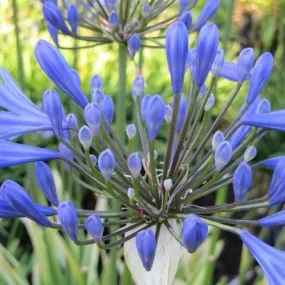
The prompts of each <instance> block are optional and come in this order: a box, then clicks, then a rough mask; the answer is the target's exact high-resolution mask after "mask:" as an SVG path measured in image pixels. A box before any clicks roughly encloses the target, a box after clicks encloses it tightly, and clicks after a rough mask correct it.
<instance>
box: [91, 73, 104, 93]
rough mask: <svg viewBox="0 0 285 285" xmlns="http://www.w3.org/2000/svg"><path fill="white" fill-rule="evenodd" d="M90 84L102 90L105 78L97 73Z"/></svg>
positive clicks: (92, 87)
mask: <svg viewBox="0 0 285 285" xmlns="http://www.w3.org/2000/svg"><path fill="white" fill-rule="evenodd" d="M90 86H91V89H100V90H101V89H102V87H103V78H102V77H101V76H100V75H98V74H95V75H94V76H93V77H92V78H91V80H90Z"/></svg>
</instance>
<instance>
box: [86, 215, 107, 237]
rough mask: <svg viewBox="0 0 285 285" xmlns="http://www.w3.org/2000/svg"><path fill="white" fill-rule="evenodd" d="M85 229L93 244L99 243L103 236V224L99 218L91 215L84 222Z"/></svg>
mask: <svg viewBox="0 0 285 285" xmlns="http://www.w3.org/2000/svg"><path fill="white" fill-rule="evenodd" d="M85 229H86V230H87V232H88V233H89V234H90V235H91V236H92V238H93V239H94V241H95V242H100V241H101V240H102V236H103V224H102V221H101V218H100V216H98V215H96V214H93V215H91V216H89V217H88V218H87V219H86V221H85Z"/></svg>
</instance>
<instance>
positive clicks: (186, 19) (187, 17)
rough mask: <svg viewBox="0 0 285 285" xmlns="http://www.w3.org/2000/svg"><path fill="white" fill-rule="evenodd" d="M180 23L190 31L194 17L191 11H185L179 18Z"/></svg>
mask: <svg viewBox="0 0 285 285" xmlns="http://www.w3.org/2000/svg"><path fill="white" fill-rule="evenodd" d="M179 21H181V22H183V23H184V25H185V26H186V28H187V30H189V29H190V27H191V25H192V16H191V13H190V12H189V11H184V12H183V13H182V14H181V15H180V17H179Z"/></svg>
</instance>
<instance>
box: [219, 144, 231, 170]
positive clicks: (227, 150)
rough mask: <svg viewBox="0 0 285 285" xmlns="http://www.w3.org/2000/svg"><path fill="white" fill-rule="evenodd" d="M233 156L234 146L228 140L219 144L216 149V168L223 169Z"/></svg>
mask: <svg viewBox="0 0 285 285" xmlns="http://www.w3.org/2000/svg"><path fill="white" fill-rule="evenodd" d="M231 158H232V147H231V145H230V144H229V142H228V141H224V142H222V143H220V144H219V146H218V147H217V149H216V151H215V167H216V170H218V171H219V170H221V169H223V168H224V167H225V166H226V165H227V163H228V162H229V161H230V159H231Z"/></svg>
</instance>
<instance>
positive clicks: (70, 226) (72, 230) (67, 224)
mask: <svg viewBox="0 0 285 285" xmlns="http://www.w3.org/2000/svg"><path fill="white" fill-rule="evenodd" d="M57 215H58V219H59V221H60V224H61V225H62V227H63V229H64V231H65V232H66V233H67V234H68V236H69V237H70V238H71V239H72V240H77V230H78V222H77V212H76V208H75V206H74V204H73V202H72V201H65V202H61V203H60V204H59V205H58V208H57Z"/></svg>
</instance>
